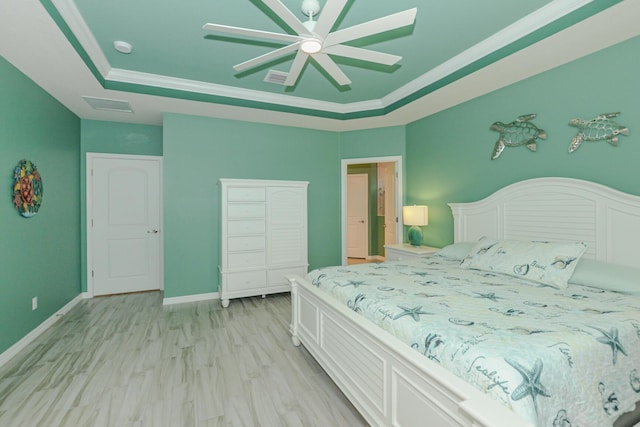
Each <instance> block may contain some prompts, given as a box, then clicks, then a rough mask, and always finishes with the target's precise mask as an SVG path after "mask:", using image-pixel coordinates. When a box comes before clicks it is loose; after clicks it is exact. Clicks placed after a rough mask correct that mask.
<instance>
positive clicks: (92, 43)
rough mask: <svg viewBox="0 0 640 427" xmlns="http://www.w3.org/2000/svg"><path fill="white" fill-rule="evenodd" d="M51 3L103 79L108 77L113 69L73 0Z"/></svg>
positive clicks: (57, 0) (52, 1)
mask: <svg viewBox="0 0 640 427" xmlns="http://www.w3.org/2000/svg"><path fill="white" fill-rule="evenodd" d="M51 3H53V5H54V6H55V7H56V9H58V12H59V13H60V16H62V18H63V19H64V21H65V22H66V23H67V25H68V26H69V28H70V29H71V31H72V32H73V34H74V35H75V36H76V39H78V42H79V43H80V44H81V45H82V47H83V49H84V50H85V52H87V55H89V58H91V61H93V64H94V65H95V66H96V68H97V69H98V72H99V73H100V74H102V76H103V77H104V76H106V75H107V73H108V72H109V70H110V69H111V64H109V61H108V60H107V57H106V56H105V55H104V53H103V52H102V49H100V45H99V44H98V41H97V40H96V38H95V36H94V35H93V33H92V32H91V29H89V26H88V25H87V23H86V22H85V20H84V18H83V17H82V14H81V13H80V11H79V10H78V8H77V7H76V4H75V2H74V1H73V0H51Z"/></svg>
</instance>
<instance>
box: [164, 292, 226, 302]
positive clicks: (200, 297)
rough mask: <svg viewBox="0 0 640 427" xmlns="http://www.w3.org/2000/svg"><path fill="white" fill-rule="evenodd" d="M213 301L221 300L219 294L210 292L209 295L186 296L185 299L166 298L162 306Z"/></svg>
mask: <svg viewBox="0 0 640 427" xmlns="http://www.w3.org/2000/svg"><path fill="white" fill-rule="evenodd" d="M212 299H220V293H219V292H210V293H207V294H195V295H185V296H183V297H172V298H164V299H163V300H162V305H173V304H184V303H186V302H198V301H207V300H212Z"/></svg>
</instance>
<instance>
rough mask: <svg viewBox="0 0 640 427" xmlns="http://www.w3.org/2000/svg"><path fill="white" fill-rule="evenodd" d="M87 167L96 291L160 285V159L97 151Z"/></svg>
mask: <svg viewBox="0 0 640 427" xmlns="http://www.w3.org/2000/svg"><path fill="white" fill-rule="evenodd" d="M89 168H91V172H90V173H91V179H90V183H87V188H88V189H89V190H90V191H89V192H90V197H87V202H88V207H90V208H91V209H88V211H87V213H88V214H90V215H91V217H89V216H88V217H87V228H88V234H89V235H90V239H87V240H88V242H90V243H89V244H90V246H88V248H87V249H88V252H89V253H90V256H89V257H88V259H87V261H88V263H89V260H90V262H91V264H90V265H89V268H90V269H91V270H92V271H91V276H92V277H89V281H91V282H92V284H93V295H109V294H119V293H125V292H139V291H147V290H154V289H161V288H162V284H161V280H162V279H161V276H162V275H161V269H162V235H161V232H162V230H161V228H160V225H161V182H162V176H161V173H162V163H161V158H159V157H149V156H114V157H108V156H105V157H97V156H96V157H92V158H91V160H90V161H89V158H88V159H87V170H88V173H89ZM89 185H90V187H89Z"/></svg>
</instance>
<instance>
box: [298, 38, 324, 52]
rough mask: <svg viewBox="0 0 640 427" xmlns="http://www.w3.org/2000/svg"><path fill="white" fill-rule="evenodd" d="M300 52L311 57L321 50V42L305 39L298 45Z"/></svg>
mask: <svg viewBox="0 0 640 427" xmlns="http://www.w3.org/2000/svg"><path fill="white" fill-rule="evenodd" d="M300 50H301V51H303V52H304V53H306V54H308V55H313V54H314V53H318V52H320V51H321V50H322V42H321V41H320V40H318V39H305V40H303V41H302V43H300Z"/></svg>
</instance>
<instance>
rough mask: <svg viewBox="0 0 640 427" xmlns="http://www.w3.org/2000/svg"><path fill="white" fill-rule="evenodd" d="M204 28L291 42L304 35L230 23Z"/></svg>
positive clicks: (300, 38) (298, 39) (205, 26)
mask: <svg viewBox="0 0 640 427" xmlns="http://www.w3.org/2000/svg"><path fill="white" fill-rule="evenodd" d="M202 28H203V29H205V30H207V31H212V32H216V33H225V34H232V35H234V36H240V37H247V38H252V39H267V40H278V41H285V42H289V43H295V42H298V41H300V40H302V37H300V36H292V35H291V34H281V33H272V32H270V31H261V30H252V29H250V28H241V27H232V26H230V25H220V24H204V25H203V26H202Z"/></svg>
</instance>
